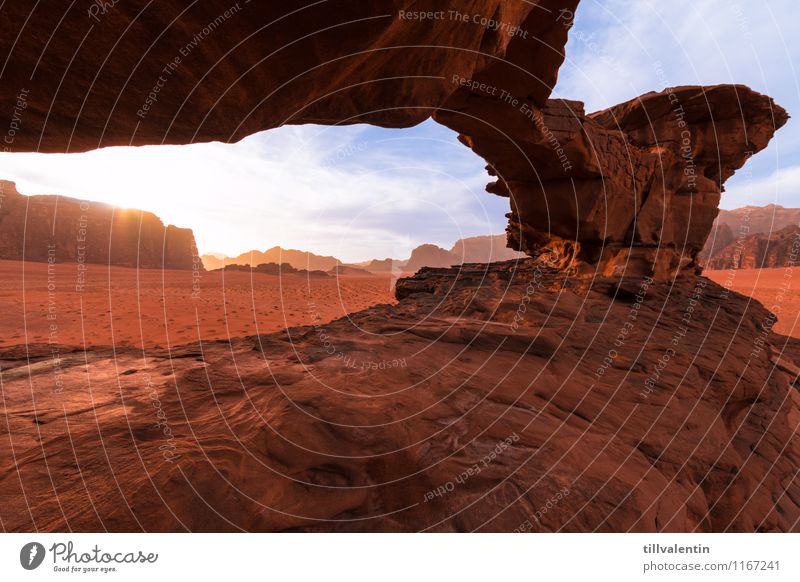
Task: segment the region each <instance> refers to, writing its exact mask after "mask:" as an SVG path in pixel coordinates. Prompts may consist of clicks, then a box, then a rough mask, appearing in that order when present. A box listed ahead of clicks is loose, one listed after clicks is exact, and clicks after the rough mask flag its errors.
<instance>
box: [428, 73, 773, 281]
mask: <svg viewBox="0 0 800 582" xmlns="http://www.w3.org/2000/svg"><path fill="white" fill-rule="evenodd" d="M466 114H471V115H478V116H479V117H480V118H481V119H487V120H488V121H489V123H486V124H484V125H479V126H477V127H472V126H473V125H474V124H472V123H471V122H470V121H469V117H467V116H466ZM435 117H436V119H437V120H439V121H442V122H443V123H445V124H446V125H449V126H450V127H454V128H456V129H457V130H458V131H460V132H461V134H462V136H461V139H462V141H463V142H464V143H466V144H467V145H469V146H470V147H471V148H472V149H473V150H474V151H475V152H476V153H477V154H479V155H481V156H482V157H483V158H484V159H486V160H487V161H489V163H490V169H491V171H492V173H494V174H497V176H498V180H497V182H495V183H494V184H491V185H490V187H489V190H490V191H491V192H494V193H496V194H499V195H504V196H509V197H510V199H511V207H512V212H511V214H510V216H509V219H510V220H509V229H508V234H509V241H510V243H511V246H512V247H514V248H517V249H519V250H523V251H525V252H527V253H529V254H536V253H537V252H540V251H539V249H541V248H542V247H550V248H551V249H554V250H555V251H557V252H558V253H560V254H562V255H563V254H566V255H569V256H574V257H576V258H578V259H579V260H580V263H581V264H588V267H587V268H586V270H587V271H588V272H596V271H597V270H598V269H599V270H600V272H602V273H604V274H606V275H617V276H619V275H620V274H621V273H622V271H623V270H625V269H630V270H631V272H632V273H633V272H639V273H641V274H653V275H655V276H656V277H658V278H666V277H668V276H670V275H671V274H672V273H674V272H675V271H676V270H678V269H680V268H682V267H690V268H694V267H695V266H696V261H695V259H696V256H697V254H698V253H699V252H700V250H701V249H702V247H703V245H704V243H705V240H706V237H707V236H708V233H709V231H710V230H711V226H712V223H713V220H714V218H715V217H716V214H717V206H718V203H719V200H720V195H721V191H722V184H723V183H724V182H725V180H727V179H728V178H729V177H730V176H731V175H733V173H734V172H735V170H737V169H738V168H740V167H741V166H742V165H743V164H744V163H745V161H746V160H747V159H748V157H749V156H750V155H752V154H753V153H755V152H758V151H760V150H761V149H763V148H764V147H766V145H767V144H768V143H769V140H770V138H771V137H772V135H773V134H774V132H775V130H776V129H777V128H779V127H781V126H782V125H783V124H784V123H785V122H786V120H787V119H788V116H787V114H786V112H785V111H784V110H783V109H781V108H780V107H778V106H777V105H776V104H775V103H774V102H773V101H772V99H770V98H768V97H765V96H763V95H760V94H758V93H755V92H754V91H751V90H750V89H748V88H747V87H743V86H716V87H676V88H671V89H667V90H665V91H663V92H661V93H648V94H646V95H643V96H641V97H639V98H637V99H634V100H632V101H630V102H627V103H623V104H621V105H617V106H615V107H612V108H610V109H608V110H605V111H601V112H597V113H594V114H591V115H586V114H585V113H584V110H583V104H582V103H580V102H576V101H565V100H551V101H549V102H548V103H547V104H546V106H545V107H544V108H543V109H542V110H541V112H537V111H534V110H532V109H531V108H530V107H528V108H525V109H524V110H522V111H519V110H516V109H514V108H512V107H509V106H508V105H506V104H504V103H502V102H500V101H498V100H497V99H496V98H491V97H486V96H475V95H465V96H462V98H461V101H460V102H454V103H452V104H451V107H450V108H449V109H448V110H442V111H439V112H437V113H435ZM526 117H527V118H529V121H528V123H529V125H530V127H529V132H528V133H527V134H526V135H525V136H524V137H523V138H520V139H513V140H512V139H508V135H509V132H514V129H513V127H514V126H515V125H519V124H521V123H524V120H525V118H526ZM476 130H477V131H476ZM598 263H599V267H598V266H595V265H598Z"/></svg>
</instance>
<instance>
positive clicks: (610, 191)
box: [0, 0, 787, 278]
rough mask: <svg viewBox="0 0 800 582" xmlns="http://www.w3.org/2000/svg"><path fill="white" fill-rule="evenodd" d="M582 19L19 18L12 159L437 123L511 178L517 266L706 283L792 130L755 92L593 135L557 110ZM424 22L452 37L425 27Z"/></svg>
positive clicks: (632, 106)
mask: <svg viewBox="0 0 800 582" xmlns="http://www.w3.org/2000/svg"><path fill="white" fill-rule="evenodd" d="M577 4H578V0H538V1H527V0H525V1H523V0H513V1H501V0H468V1H465V2H441V1H436V2H434V0H422V1H412V0H369V1H368V2H357V3H356V2H326V3H321V4H320V3H308V2H304V1H302V0H291V1H288V2H282V3H256V2H252V3H244V4H242V3H237V4H235V5H231V4H229V3H226V2H221V1H216V0H214V1H208V2H203V3H195V4H193V5H191V6H189V7H186V6H184V5H183V4H182V3H180V2H174V1H166V2H160V3H159V5H158V7H157V8H156V7H155V6H154V5H147V4H145V3H144V2H143V1H131V2H120V3H117V4H115V5H113V6H112V7H109V8H106V9H102V10H100V9H95V12H97V13H92V12H89V13H88V14H87V11H86V10H84V9H83V8H80V9H77V8H73V9H67V10H65V11H63V12H59V11H54V10H51V9H49V8H44V7H43V5H36V6H34V7H33V8H31V7H29V6H28V5H27V4H24V3H5V4H3V6H2V7H1V8H0V56H3V57H4V63H5V65H4V68H3V71H2V79H3V83H2V85H0V95H2V96H3V99H4V101H7V102H8V103H17V104H18V105H17V107H16V108H15V109H14V111H15V122H14V123H15V124H16V125H15V129H14V135H13V136H11V137H12V139H10V140H7V143H6V145H5V147H6V148H8V149H9V150H11V151H33V150H36V151H43V152H64V151H80V150H87V149H92V148H97V147H101V146H109V145H142V144H160V143H178V144H180V143H190V142H198V141H210V140H220V141H224V142H231V141H237V140H239V139H241V138H243V137H245V136H247V135H250V134H252V133H255V132H257V131H261V130H265V129H269V128H274V127H277V126H280V125H284V124H287V123H324V124H340V123H347V124H349V123H372V124H377V125H382V126H387V127H408V126H411V125H414V124H417V123H419V122H421V121H423V120H425V119H427V118H428V117H431V116H433V118H434V119H436V120H437V121H439V122H440V123H443V124H444V125H446V126H448V127H450V128H452V129H454V130H456V131H457V132H459V133H460V134H461V139H462V141H463V142H464V143H465V144H466V145H468V146H469V147H471V148H472V149H473V150H474V151H475V152H476V153H478V154H479V155H481V156H482V157H484V158H485V159H486V160H487V162H489V165H490V168H491V171H492V172H493V173H495V174H497V175H498V178H499V179H498V182H497V183H496V184H493V185H491V186H490V190H491V191H493V192H495V193H498V194H502V195H507V196H509V197H510V199H511V216H510V223H509V236H510V243H511V246H512V247H513V248H515V249H517V250H521V251H524V252H526V253H528V254H531V255H535V254H537V253H538V252H540V247H542V246H548V245H549V246H551V247H552V248H555V249H556V250H557V251H558V252H559V253H560V254H562V255H565V261H566V260H567V259H569V261H572V262H574V261H573V259H575V258H577V259H580V261H581V263H580V265H589V267H588V269H589V270H592V269H597V270H600V271H601V272H603V273H604V274H616V275H617V276H619V275H620V273H621V272H622V270H624V269H626V268H629V269H631V270H632V272H639V273H646V272H653V273H654V274H655V275H656V276H657V277H659V278H667V277H669V276H670V275H671V274H673V273H674V272H675V271H676V270H678V269H680V268H690V269H691V268H694V267H695V264H696V263H695V259H696V256H697V253H698V252H699V251H700V249H701V248H702V246H703V244H704V242H705V240H706V237H707V236H708V233H709V231H710V229H711V224H712V222H713V220H714V217H715V216H716V209H717V206H718V203H719V197H720V193H721V191H722V185H723V183H724V182H725V180H726V179H727V178H729V177H730V176H731V175H732V173H733V172H734V171H735V170H736V169H737V168H739V167H741V166H742V164H744V162H745V161H746V159H747V157H748V156H749V155H752V154H754V153H756V152H758V151H760V150H762V149H763V148H764V147H766V145H767V143H768V142H769V140H770V139H771V137H772V135H773V133H774V132H775V131H776V130H777V129H778V128H780V127H781V126H782V125H783V124H784V123H785V122H786V119H787V114H786V112H785V111H784V110H783V109H781V108H780V107H779V106H777V105H776V104H775V103H774V102H773V101H772V100H771V99H770V98H768V97H766V96H763V95H760V94H758V93H755V92H754V91H751V90H750V89H748V88H746V87H743V86H740V85H726V86H714V87H677V88H674V89H670V90H667V91H664V92H661V93H648V94H646V95H643V96H641V97H639V98H637V99H634V100H632V101H630V102H627V103H623V104H621V105H618V106H615V107H612V108H610V109H608V110H606V111H601V112H598V113H595V114H592V115H586V114H585V113H584V111H583V106H582V104H580V103H579V102H576V101H563V100H550V101H548V97H549V96H550V93H551V91H552V88H553V86H554V85H555V81H556V77H557V72H558V68H559V66H560V65H561V63H562V62H563V59H564V45H565V43H566V41H567V36H568V30H569V28H570V26H571V25H572V21H573V15H574V10H575V9H576V7H577ZM90 10H91V9H90ZM451 10H453V11H457V12H458V13H459V14H461V15H466V16H467V21H466V22H464V21H463V20H461V19H459V18H457V17H455V16H453V15H451ZM312 11H313V12H312ZM428 12H430V13H431V14H440V15H441V17H427V16H426V17H424V18H420V17H419V16H418V15H419V14H420V13H428ZM312 14H313V18H311V17H310V16H311V15H312ZM490 21H492V22H496V23H499V24H501V25H502V26H497V27H495V26H489V25H487V24H482V22H487V23H488V22H490ZM316 23H325V26H324V28H319V26H318V24H316ZM97 55H103V56H104V58H103V59H102V60H100V59H98V58H97ZM56 80H58V82H56ZM17 111H18V112H19V113H18V114H17ZM56 112H57V113H56ZM690 209H691V212H690ZM260 262H264V261H260ZM573 266H574V265H573Z"/></svg>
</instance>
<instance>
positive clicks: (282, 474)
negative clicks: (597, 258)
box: [0, 262, 800, 532]
mask: <svg viewBox="0 0 800 582" xmlns="http://www.w3.org/2000/svg"><path fill="white" fill-rule="evenodd" d="M399 289H400V290H402V293H400V296H401V297H404V299H403V300H402V301H401V302H400V303H399V304H398V305H396V306H388V305H387V306H378V307H374V308H372V309H369V310H367V311H364V312H361V313H358V314H353V315H351V316H350V317H349V318H343V319H341V320H338V321H335V322H333V323H330V324H327V325H325V326H324V331H325V337H324V338H323V337H321V335H320V330H319V329H317V328H313V327H303V328H291V329H289V330H287V331H286V332H281V333H275V334H270V335H261V336H258V337H250V338H243V339H237V340H234V341H232V342H230V343H228V342H205V343H204V345H203V346H202V347H201V346H196V345H195V346H183V347H173V348H171V349H170V350H163V351H159V350H148V353H147V358H146V360H145V359H143V357H142V352H141V351H140V350H132V349H124V348H119V347H118V348H117V349H116V351H112V350H110V349H109V350H102V349H97V350H94V351H92V352H91V353H89V354H88V356H87V355H85V354H84V353H81V352H74V353H70V352H68V351H66V350H65V351H63V352H62V353H61V358H62V360H63V362H62V371H61V374H62V380H63V383H64V386H66V387H68V389H64V390H63V391H61V392H60V393H56V392H55V391H54V389H53V370H52V369H51V365H50V359H51V356H50V355H49V351H48V350H49V348H48V347H47V346H42V348H41V349H38V348H37V346H29V347H28V348H27V352H26V349H25V348H22V347H21V348H19V349H17V350H14V349H7V350H5V351H3V352H2V353H1V354H0V364H2V368H3V381H4V391H5V395H6V396H5V401H4V405H3V410H2V414H0V419H2V420H0V422H2V423H3V424H0V430H2V431H6V430H8V431H11V433H12V434H13V435H14V439H13V449H12V448H10V447H3V448H2V449H0V462H1V463H2V466H3V467H7V468H9V470H7V471H6V472H4V473H3V474H2V476H0V491H2V494H3V501H4V502H3V503H2V504H0V517H2V523H3V526H4V528H5V529H8V530H26V531H30V530H33V529H38V530H39V531H49V530H59V531H64V530H67V529H68V528H69V529H72V530H73V531H86V530H89V531H96V530H102V529H103V528H104V527H105V528H108V529H109V530H112V531H118V530H124V531H131V530H132V531H138V530H142V529H143V530H147V531H176V530H177V531H180V530H183V529H189V530H193V531H209V530H210V531H219V530H223V531H228V530H239V529H244V530H253V531H287V530H304V531H418V530H427V531H472V530H480V531H514V530H520V529H521V530H523V531H530V530H532V531H615V532H624V531H676V532H682V531H704V532H708V531H746V532H753V531H797V529H798V527H799V526H798V523H799V522H798V520H799V519H800V482H798V480H797V478H796V476H797V467H798V463H800V441H798V439H797V436H796V435H797V430H798V428H800V413H798V409H799V408H798V405H799V404H800V393H798V390H797V386H796V384H795V380H796V378H797V374H798V371H800V369H798V368H797V367H796V364H795V363H796V362H798V361H800V344H798V342H797V341H796V340H792V339H789V338H786V337H782V336H777V335H774V334H772V333H770V325H771V323H770V322H773V323H774V319H773V318H772V316H771V314H769V313H768V312H767V311H766V310H765V309H764V308H763V307H761V306H760V305H759V304H757V303H755V302H753V301H750V300H748V299H746V298H744V297H741V296H739V295H736V294H731V293H729V292H727V291H726V290H724V289H723V288H722V287H719V286H717V285H715V284H714V283H712V282H710V281H707V280H705V279H702V278H697V277H684V278H681V279H680V280H679V281H678V283H677V284H676V285H675V286H674V287H672V288H671V289H670V288H669V286H667V285H663V284H658V283H653V282H651V281H650V280H649V279H636V280H624V281H622V282H619V281H618V280H616V279H614V280H612V279H602V280H601V279H598V280H596V281H594V283H593V284H592V285H591V286H587V285H586V284H585V283H583V282H579V281H576V280H574V279H570V278H568V277H565V276H564V274H563V273H562V272H559V271H556V270H553V269H552V268H550V267H548V266H547V265H544V264H537V263H533V262H527V263H525V264H519V263H517V262H511V263H507V264H503V263H496V264H494V265H491V266H489V267H487V266H486V265H477V266H476V265H472V266H470V265H465V266H462V267H461V268H459V269H438V270H437V269H431V270H425V271H423V272H422V273H420V274H419V275H418V276H417V277H416V278H414V279H412V280H408V281H405V282H403V283H401V284H400V286H399ZM690 309H691V310H690ZM629 324H630V325H629ZM682 327H685V330H682ZM620 338H622V339H621V340H620ZM326 341H327V342H328V343H326ZM330 346H333V349H332V350H331V349H330ZM28 357H30V358H31V360H30V363H28V360H27V358H28ZM87 357H88V363H87V359H86V358H87ZM111 378H113V379H114V380H113V382H112V381H111V380H110V379H111ZM117 378H118V379H119V380H118V381H119V384H117ZM109 385H113V389H110V388H109ZM99 386H103V387H104V388H103V389H102V390H101V389H99ZM34 399H35V405H34ZM73 451H78V456H77V458H76V457H75V456H74V455H73Z"/></svg>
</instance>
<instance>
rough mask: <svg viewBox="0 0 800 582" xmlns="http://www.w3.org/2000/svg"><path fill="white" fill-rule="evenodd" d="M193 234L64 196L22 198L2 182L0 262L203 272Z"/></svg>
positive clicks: (11, 185) (154, 219)
mask: <svg viewBox="0 0 800 582" xmlns="http://www.w3.org/2000/svg"><path fill="white" fill-rule="evenodd" d="M196 257H197V247H196V245H195V240H194V234H192V231H191V230H190V229H188V228H177V227H175V226H172V225H170V226H164V223H162V222H161V220H160V219H159V218H158V217H157V216H156V215H155V214H152V213H150V212H143V211H141V210H127V209H121V208H114V207H113V206H108V205H106V204H99V203H97V202H89V201H86V200H75V199H74V198H66V197H64V196H23V195H22V194H20V193H19V192H18V191H17V188H16V185H15V184H14V183H13V182H8V181H3V180H0V259H5V260H14V261H21V260H26V261H40V262H43V261H50V262H57V263H63V262H76V263H96V264H104V265H115V266H122V267H139V268H143V269H156V268H164V269H202V265H201V264H200V263H199V259H197V258H196Z"/></svg>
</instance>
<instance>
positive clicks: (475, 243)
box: [202, 234, 525, 275]
mask: <svg viewBox="0 0 800 582" xmlns="http://www.w3.org/2000/svg"><path fill="white" fill-rule="evenodd" d="M524 256H525V255H524V254H522V253H518V252H517V251H513V250H511V249H509V248H508V247H506V237H505V235H502V234H501V235H487V236H474V237H470V238H464V239H460V240H458V241H456V243H455V244H454V245H453V247H452V248H451V249H450V250H447V249H443V248H442V247H439V246H436V245H433V244H424V245H420V246H418V247H417V248H415V249H414V250H413V251H412V252H411V257H410V258H409V259H407V260H401V259H391V258H387V259H373V260H371V261H364V262H361V263H350V264H346V263H343V262H342V261H340V260H339V259H337V258H336V257H325V256H319V255H315V254H313V253H308V252H305V251H296V250H285V249H282V248H281V247H274V248H272V249H269V250H268V251H264V252H261V251H251V252H249V253H242V254H241V255H239V256H238V257H225V256H224V255H217V254H207V255H203V257H202V259H203V264H204V265H205V267H206V269H208V270H210V271H211V270H216V269H221V268H222V267H224V266H226V265H251V266H255V265H260V264H262V263H278V264H280V263H288V264H290V265H292V267H294V268H296V269H307V270H320V271H331V270H332V269H335V268H336V267H339V266H345V267H354V268H357V269H360V270H364V271H368V272H370V273H376V274H394V275H399V274H400V273H403V272H406V273H409V272H416V271H418V270H419V269H421V268H422V267H450V266H452V265H460V264H462V263H490V262H496V261H509V260H512V259H516V258H520V257H524Z"/></svg>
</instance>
